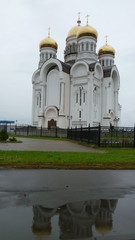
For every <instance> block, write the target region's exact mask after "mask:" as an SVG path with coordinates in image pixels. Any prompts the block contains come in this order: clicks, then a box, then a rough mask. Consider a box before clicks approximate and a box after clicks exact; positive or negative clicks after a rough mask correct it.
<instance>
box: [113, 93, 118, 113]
mask: <svg viewBox="0 0 135 240" xmlns="http://www.w3.org/2000/svg"><path fill="white" fill-rule="evenodd" d="M114 108H115V116H116V117H118V91H115V92H114Z"/></svg>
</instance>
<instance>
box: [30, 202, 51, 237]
mask: <svg viewBox="0 0 135 240" xmlns="http://www.w3.org/2000/svg"><path fill="white" fill-rule="evenodd" d="M50 210H51V211H52V209H49V210H48V209H46V208H44V207H42V206H33V214H34V215H33V224H32V232H33V233H34V234H35V235H37V236H39V237H40V238H42V237H45V236H48V235H50V234H51V216H46V212H47V215H48V212H50ZM49 215H50V214H49Z"/></svg>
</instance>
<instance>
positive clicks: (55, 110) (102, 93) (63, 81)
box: [32, 16, 121, 128]
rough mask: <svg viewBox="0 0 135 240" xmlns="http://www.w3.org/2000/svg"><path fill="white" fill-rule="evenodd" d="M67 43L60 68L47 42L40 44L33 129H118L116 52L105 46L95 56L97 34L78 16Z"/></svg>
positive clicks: (54, 48)
mask: <svg viewBox="0 0 135 240" xmlns="http://www.w3.org/2000/svg"><path fill="white" fill-rule="evenodd" d="M77 24H78V25H77V26H75V27H73V28H72V29H71V30H70V31H69V33H68V36H67V38H66V47H65V51H64V62H62V61H60V60H59V59H57V48H58V45H57V43H56V42H55V40H53V39H52V38H51V37H50V32H49V33H48V37H47V38H45V39H43V40H42V41H41V42H40V60H39V66H38V69H37V70H36V71H35V72H34V74H33V78H32V83H33V101H32V105H33V107H32V124H33V125H34V126H39V127H40V126H42V127H51V126H57V127H60V128H68V127H69V128H71V127H80V126H82V127H86V126H88V125H89V124H90V125H91V126H96V125H98V124H99V122H100V124H101V125H102V126H109V125H110V124H112V125H114V126H118V125H119V121H120V111H121V106H120V105H119V101H118V96H119V88H120V77H119V72H118V69H117V67H116V65H115V63H114V60H115V50H114V48H113V47H111V46H110V45H108V43H107V40H106V44H105V45H104V46H103V47H101V48H100V49H99V51H98V53H97V49H96V46H97V39H98V33H97V31H96V29H94V28H93V27H91V26H90V25H89V24H88V19H87V24H86V26H81V20H80V16H79V18H78V21H77Z"/></svg>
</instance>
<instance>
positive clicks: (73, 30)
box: [68, 26, 82, 37]
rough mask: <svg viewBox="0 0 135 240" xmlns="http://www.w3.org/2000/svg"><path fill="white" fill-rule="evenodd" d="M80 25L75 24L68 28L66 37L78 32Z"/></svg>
mask: <svg viewBox="0 0 135 240" xmlns="http://www.w3.org/2000/svg"><path fill="white" fill-rule="evenodd" d="M81 28H82V27H81V26H75V27H73V28H71V29H70V31H69V32H68V37H71V36H74V35H75V36H76V34H77V33H78V31H79V30H80V29H81Z"/></svg>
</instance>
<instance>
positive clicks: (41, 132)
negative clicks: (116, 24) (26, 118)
mask: <svg viewBox="0 0 135 240" xmlns="http://www.w3.org/2000/svg"><path fill="white" fill-rule="evenodd" d="M14 133H15V135H21V136H40V137H67V129H62V128H58V127H54V128H50V129H48V128H42V127H33V126H15V129H14Z"/></svg>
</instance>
